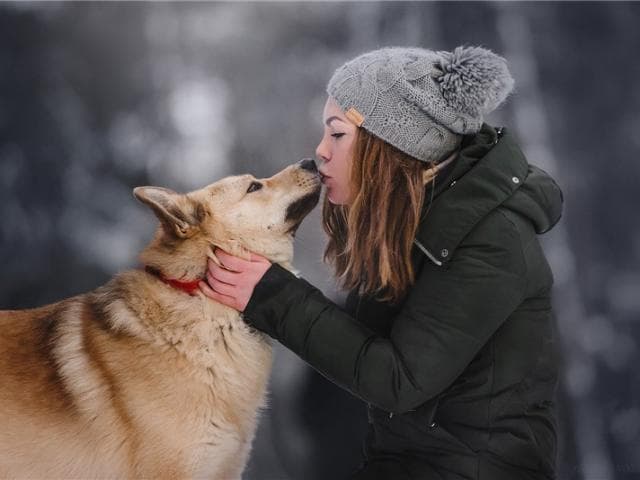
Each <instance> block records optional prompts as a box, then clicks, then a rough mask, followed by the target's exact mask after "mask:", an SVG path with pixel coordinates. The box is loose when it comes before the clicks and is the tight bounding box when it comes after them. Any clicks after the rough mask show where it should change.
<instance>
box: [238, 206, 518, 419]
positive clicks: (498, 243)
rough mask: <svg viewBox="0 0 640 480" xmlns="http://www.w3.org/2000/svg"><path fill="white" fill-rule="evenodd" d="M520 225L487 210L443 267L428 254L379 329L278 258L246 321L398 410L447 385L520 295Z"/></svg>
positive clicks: (337, 379)
mask: <svg viewBox="0 0 640 480" xmlns="http://www.w3.org/2000/svg"><path fill="white" fill-rule="evenodd" d="M525 287H526V264H525V262H524V257H523V253H522V247H521V242H520V238H519V234H518V232H517V230H516V228H515V227H514V226H513V224H511V223H510V222H509V221H508V220H507V219H506V217H505V216H503V215H502V214H501V213H498V214H496V215H490V216H488V217H486V218H485V219H484V220H483V221H481V222H480V225H479V226H476V227H475V229H474V230H473V231H472V232H471V233H470V234H469V235H468V236H467V238H466V239H465V240H464V241H463V242H462V243H461V244H460V245H459V246H458V248H457V249H456V251H455V253H454V254H453V256H452V257H451V260H450V262H449V263H447V264H444V265H443V266H441V267H438V266H435V265H434V264H432V263H431V262H425V263H424V266H423V268H422V270H421V271H420V273H419V274H418V276H417V278H416V281H415V283H414V285H413V286H412V288H411V291H410V293H409V295H408V296H407V298H406V301H405V303H404V304H403V307H402V309H401V310H400V312H399V313H398V314H397V315H396V316H395V318H390V319H389V321H391V322H393V326H392V329H391V333H390V336H389V338H385V337H381V336H378V335H376V334H375V333H374V332H373V331H372V330H370V329H369V328H367V327H366V326H365V323H366V319H365V320H364V321H363V322H362V323H361V322H360V321H358V320H356V319H355V318H353V317H352V316H350V315H348V314H347V313H345V312H344V311H343V310H342V309H341V308H340V307H339V306H337V305H336V304H334V303H333V302H331V301H330V300H329V299H328V298H326V297H325V296H324V295H323V294H322V292H321V291H320V290H318V289H317V288H315V287H314V286H313V285H311V284H310V283H309V282H307V281H306V280H304V279H303V278H298V277H296V276H295V275H293V274H292V273H291V272H289V271H287V270H286V269H284V268H283V267H281V266H280V265H278V264H273V265H272V266H271V267H270V268H269V270H268V271H267V272H266V274H265V275H264V277H263V278H262V279H261V280H260V282H259V283H258V284H257V285H256V287H255V289H254V292H253V294H252V297H251V299H250V300H249V303H248V305H247V307H246V309H245V311H244V318H245V321H246V322H247V323H249V324H250V325H252V326H254V327H255V328H257V329H259V330H261V331H263V332H265V333H267V334H269V335H270V336H272V337H273V338H275V339H277V340H278V341H280V342H281V343H282V344H283V345H284V346H286V347H287V348H289V349H291V350H292V351H293V352H295V353H296V354H297V355H298V356H300V357H301V358H302V359H303V360H305V361H306V362H307V363H308V364H310V365H311V366H312V367H313V368H315V369H316V370H318V371H319V372H320V373H321V374H323V375H324V376H325V377H327V378H329V379H330V380H331V381H333V382H334V383H336V384H338V385H339V386H341V387H342V388H345V389H347V390H348V391H350V392H351V393H352V394H354V395H356V396H357V397H359V398H361V399H362V400H364V401H366V402H368V403H371V404H373V405H375V406H377V407H379V408H382V409H384V410H386V411H390V412H394V413H402V412H405V411H408V410H411V409H413V408H415V407H417V406H418V405H420V404H422V403H424V402H425V401H427V400H429V399H431V398H433V397H435V396H436V395H438V394H439V393H441V392H442V391H443V390H445V389H446V388H447V387H448V386H449V385H450V384H451V383H452V382H453V381H454V380H455V379H456V378H457V377H458V376H459V375H460V374H461V373H462V371H463V370H464V369H465V367H466V366H467V365H468V364H469V363H470V362H471V360H472V359H473V357H474V356H475V355H476V354H477V352H478V351H479V350H480V349H481V348H482V346H483V345H484V344H485V343H486V342H487V340H488V339H489V338H490V337H491V335H492V334H493V333H494V332H495V331H496V330H497V329H498V327H499V326H500V325H501V324H502V323H503V322H504V321H505V320H506V318H507V317H508V316H509V315H510V314H511V313H512V312H513V311H514V310H515V309H516V307H517V306H518V304H519V303H521V301H522V300H523V297H524V292H525Z"/></svg>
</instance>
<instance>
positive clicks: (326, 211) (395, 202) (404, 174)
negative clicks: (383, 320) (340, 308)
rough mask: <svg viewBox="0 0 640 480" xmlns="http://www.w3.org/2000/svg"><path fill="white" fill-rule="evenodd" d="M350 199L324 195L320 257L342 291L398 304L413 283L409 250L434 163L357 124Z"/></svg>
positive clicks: (352, 156)
mask: <svg viewBox="0 0 640 480" xmlns="http://www.w3.org/2000/svg"><path fill="white" fill-rule="evenodd" d="M351 158H352V165H351V180H350V185H351V199H350V204H349V205H334V204H332V203H330V202H329V200H328V198H327V196H326V194H325V197H324V200H323V205H322V226H323V228H324V230H325V232H326V233H327V235H328V236H329V242H328V244H327V246H326V249H325V252H324V257H323V258H324V260H325V262H327V263H328V264H330V265H332V266H333V268H334V270H335V274H336V276H337V277H338V279H339V282H340V286H341V287H342V288H345V289H354V288H357V289H358V292H359V294H360V295H365V294H366V295H370V296H375V297H377V298H378V299H379V300H381V301H388V302H391V303H396V302H399V301H400V300H401V299H402V298H403V297H404V296H405V294H406V293H407V291H408V289H409V287H410V286H411V285H412V284H413V282H414V280H415V278H414V275H415V274H414V271H413V267H412V264H411V248H412V244H413V239H414V238H415V234H416V230H417V228H418V225H419V223H420V220H421V218H420V215H421V211H422V206H423V202H424V196H425V179H424V178H425V170H427V169H428V168H429V167H431V166H433V165H432V164H431V163H426V162H421V161H419V160H416V159H415V158H413V157H411V156H409V155H407V154H406V153H404V152H401V151H400V150H398V149H397V148H395V147H393V146H392V145H390V144H389V143H387V142H385V141H384V140H381V139H380V138H378V137H376V136H374V135H372V134H370V133H369V132H367V131H366V130H364V129H362V128H358V131H357V135H356V138H355V140H354V143H353V147H352V155H351Z"/></svg>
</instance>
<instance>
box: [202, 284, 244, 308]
mask: <svg viewBox="0 0 640 480" xmlns="http://www.w3.org/2000/svg"><path fill="white" fill-rule="evenodd" d="M198 286H199V287H200V291H201V292H202V293H203V294H204V295H205V296H207V297H209V298H211V299H213V300H215V301H216V302H218V303H221V304H223V305H226V306H227V307H231V308H235V309H236V310H237V309H238V304H237V302H236V299H235V298H233V297H230V296H228V295H222V294H221V293H218V292H216V291H215V290H212V289H211V288H210V287H209V285H208V284H207V282H200V283H199V284H198Z"/></svg>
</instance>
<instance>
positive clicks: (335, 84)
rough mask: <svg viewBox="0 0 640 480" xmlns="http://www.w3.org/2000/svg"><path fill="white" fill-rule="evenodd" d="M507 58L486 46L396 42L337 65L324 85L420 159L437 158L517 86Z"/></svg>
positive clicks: (341, 102) (377, 132) (367, 122)
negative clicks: (444, 47)
mask: <svg viewBox="0 0 640 480" xmlns="http://www.w3.org/2000/svg"><path fill="white" fill-rule="evenodd" d="M513 86H514V80H513V78H512V77H511V74H510V73H509V70H508V68H507V62H506V60H505V59H504V58H502V57H500V56H499V55H496V54H495V53H493V52H491V51H490V50H487V49H484V48H481V47H463V46H461V47H457V48H456V49H455V50H454V51H453V52H446V51H438V52H434V51H431V50H426V49H423V48H401V47H391V48H383V49H380V50H374V51H372V52H367V53H365V54H362V55H360V56H358V57H356V58H354V59H353V60H351V61H349V62H347V63H345V64H344V65H342V66H341V67H339V68H338V69H337V70H336V71H335V73H334V74H333V76H332V77H331V79H330V80H329V83H328V85H327V93H328V94H329V95H330V96H332V97H333V98H334V99H335V100H336V101H337V102H338V105H340V107H341V108H342V109H343V110H344V111H347V110H349V109H350V108H355V109H356V110H357V111H358V112H360V114H362V115H363V117H364V121H363V123H362V127H363V128H365V129H366V130H368V131H369V132H371V133H373V134H374V135H376V136H377V137H380V138H382V139H383V140H385V141H387V142H388V143H390V144H391V145H393V146H395V147H396V148H398V149H400V150H402V151H403V152H405V153H408V154H409V155H411V156H412V157H415V158H417V159H419V160H423V161H432V162H436V163H437V162H439V161H441V160H443V159H445V158H446V157H447V156H448V155H449V154H450V153H451V152H452V151H453V150H454V149H455V148H456V147H457V146H458V145H459V143H460V140H461V135H466V134H470V133H476V132H477V131H478V130H480V127H481V125H482V123H483V121H484V115H487V114H488V113H490V112H491V111H493V110H495V109H496V108H497V107H498V106H499V105H500V104H501V103H503V102H504V100H505V99H506V98H507V96H508V95H509V93H511V91H512V90H513Z"/></svg>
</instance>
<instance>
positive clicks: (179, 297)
mask: <svg viewBox="0 0 640 480" xmlns="http://www.w3.org/2000/svg"><path fill="white" fill-rule="evenodd" d="M319 194H320V180H319V177H318V172H317V170H316V167H315V163H314V162H313V160H309V159H305V160H302V161H300V162H298V163H296V164H294V165H290V166H289V167H287V168H285V169H284V170H282V171H281V172H279V173H278V174H276V175H274V176H273V177H271V178H268V179H256V178H254V177H253V176H251V175H240V176H233V177H228V178H224V179H222V180H220V181H218V182H216V183H213V184H211V185H209V186H207V187H205V188H203V189H201V190H196V191H194V192H191V193H187V194H178V193H176V192H173V191H171V190H168V189H164V188H158V187H138V188H136V189H135V190H134V195H135V196H136V198H138V200H140V201H142V202H143V203H144V204H146V205H148V206H149V207H151V209H152V210H153V212H154V213H155V215H156V216H157V217H158V219H159V220H160V226H159V228H158V230H157V232H156V235H155V238H154V239H153V241H152V242H151V243H150V244H149V245H148V246H147V247H146V248H145V249H144V251H143V252H142V254H141V256H140V259H141V262H142V264H143V265H144V267H145V268H144V269H143V268H141V269H139V270H131V271H126V272H122V273H120V274H118V275H116V276H115V277H114V278H113V279H112V280H111V281H109V282H108V283H107V284H106V285H104V286H101V287H99V288H97V289H96V290H94V291H92V292H89V293H86V294H83V295H78V296H76V297H73V298H69V299H66V300H63V301H61V302H58V303H55V304H51V305H47V306H44V307H41V308H35V309H31V310H19V311H1V312H0V478H98V477H111V478H114V477H118V478H123V477H128V478H132V477H135V478H157V477H180V478H184V477H197V478H203V477H207V478H212V479H239V478H240V476H241V473H242V470H243V468H244V465H245V463H246V461H247V458H248V454H249V450H250V448H251V442H252V439H253V436H254V433H255V429H256V424H257V412H258V410H259V408H260V407H261V406H263V405H264V400H265V391H266V385H267V381H268V377H269V372H270V366H271V346H270V343H269V341H268V340H267V338H266V337H265V336H264V335H263V334H261V333H260V332H257V331H255V330H254V329H252V328H250V327H248V326H247V325H246V324H245V323H244V322H243V320H242V318H241V314H240V313H238V312H237V311H236V310H234V309H232V308H229V307H226V306H224V305H221V304H219V303H217V302H215V301H213V300H211V299H209V298H207V297H205V296H204V295H203V294H202V293H201V292H200V291H199V290H198V289H197V282H198V280H199V279H202V278H203V276H204V274H205V271H206V268H207V259H208V258H212V259H213V260H214V261H217V259H216V258H215V255H214V253H213V248H214V247H216V246H217V247H220V248H222V249H224V250H226V251H228V252H229V253H231V254H233V255H236V256H239V257H243V258H245V259H249V258H250V254H249V252H250V251H253V252H256V253H259V254H261V255H263V256H265V257H267V258H268V259H269V260H270V261H271V262H277V263H279V264H280V265H282V266H283V267H285V268H287V269H289V270H292V266H291V261H292V260H293V237H294V235H295V232H296V229H297V228H298V226H299V225H300V223H301V222H302V219H303V218H304V217H305V216H306V215H307V214H308V213H309V212H310V211H311V210H312V209H313V208H314V207H315V205H316V204H317V202H318V199H319ZM218 263H219V262H218Z"/></svg>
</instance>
